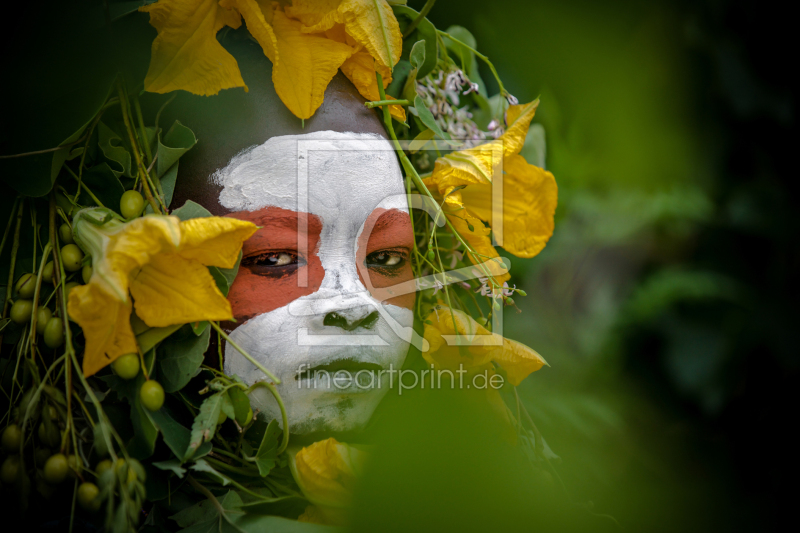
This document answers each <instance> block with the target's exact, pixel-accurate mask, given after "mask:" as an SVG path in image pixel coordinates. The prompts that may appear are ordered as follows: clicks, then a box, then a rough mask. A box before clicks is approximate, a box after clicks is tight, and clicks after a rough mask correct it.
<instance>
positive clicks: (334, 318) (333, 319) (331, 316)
mask: <svg viewBox="0 0 800 533" xmlns="http://www.w3.org/2000/svg"><path fill="white" fill-rule="evenodd" d="M322 324H323V325H324V326H334V327H337V328H342V329H344V330H348V331H349V324H348V323H347V319H346V318H345V317H343V316H342V315H340V314H339V313H328V314H327V315H325V318H324V319H323V320H322Z"/></svg>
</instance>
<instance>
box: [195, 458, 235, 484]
mask: <svg viewBox="0 0 800 533" xmlns="http://www.w3.org/2000/svg"><path fill="white" fill-rule="evenodd" d="M189 468H190V469H192V470H194V471H195V472H205V473H206V474H211V476H212V477H214V478H215V479H217V480H218V481H219V482H220V483H222V485H228V484H229V483H230V482H231V480H230V479H228V478H227V477H226V476H223V475H222V474H220V473H219V472H217V470H216V469H215V468H214V467H213V466H211V465H210V464H208V463H207V462H206V461H205V459H200V460H198V461H195V462H194V464H193V465H192V466H190V467H189Z"/></svg>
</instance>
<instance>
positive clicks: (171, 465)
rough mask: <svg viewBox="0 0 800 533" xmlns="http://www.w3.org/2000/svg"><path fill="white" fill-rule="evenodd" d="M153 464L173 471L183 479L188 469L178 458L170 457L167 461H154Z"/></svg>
mask: <svg viewBox="0 0 800 533" xmlns="http://www.w3.org/2000/svg"><path fill="white" fill-rule="evenodd" d="M153 466H155V467H156V468H159V469H161V470H167V471H172V472H174V473H175V475H177V476H178V477H179V478H181V479H183V475H184V474H185V473H186V469H185V468H183V467H182V466H181V462H180V461H178V460H177V459H169V460H167V461H157V462H154V463H153Z"/></svg>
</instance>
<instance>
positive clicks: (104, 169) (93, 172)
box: [79, 163, 125, 210]
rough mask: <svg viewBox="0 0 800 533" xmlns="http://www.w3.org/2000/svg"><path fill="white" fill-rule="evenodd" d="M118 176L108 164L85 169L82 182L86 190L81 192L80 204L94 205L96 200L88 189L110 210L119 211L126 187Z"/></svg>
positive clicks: (83, 189)
mask: <svg viewBox="0 0 800 533" xmlns="http://www.w3.org/2000/svg"><path fill="white" fill-rule="evenodd" d="M118 175H119V174H118V173H117V172H114V169H112V168H111V167H110V166H109V164H108V163H100V164H99V165H95V166H93V167H91V168H87V169H85V170H84V171H83V176H82V180H81V181H82V183H83V184H84V185H85V186H86V188H82V190H81V196H80V200H79V201H80V203H81V204H82V205H94V200H92V198H91V196H89V194H88V193H87V192H86V189H88V190H90V191H92V193H93V194H94V195H95V196H96V197H97V199H98V200H100V201H101V202H103V205H104V206H106V207H108V208H110V209H115V210H116V209H119V202H120V200H121V199H122V195H123V194H124V193H125V187H123V186H122V183H120V181H119V179H118V178H117V176H118Z"/></svg>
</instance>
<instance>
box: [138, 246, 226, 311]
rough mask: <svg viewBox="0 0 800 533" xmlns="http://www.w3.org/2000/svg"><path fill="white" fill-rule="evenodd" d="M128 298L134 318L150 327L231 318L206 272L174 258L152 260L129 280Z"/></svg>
mask: <svg viewBox="0 0 800 533" xmlns="http://www.w3.org/2000/svg"><path fill="white" fill-rule="evenodd" d="M131 294H132V295H133V300H134V304H135V306H136V314H137V315H138V316H139V318H141V319H142V320H143V321H144V323H145V324H147V325H148V326H150V327H164V326H171V325H173V324H185V323H188V322H200V321H203V320H230V319H231V318H233V314H232V313H231V305H230V303H229V302H228V300H227V299H226V298H225V297H224V296H223V295H222V293H221V292H220V291H219V289H218V288H217V284H216V283H215V282H214V278H213V277H211V274H210V273H209V272H208V269H207V268H206V267H204V266H203V265H202V264H200V263H199V262H198V261H193V260H190V259H184V258H183V257H181V256H179V255H178V254H161V255H157V256H155V257H153V258H152V259H151V260H150V262H149V263H148V264H146V265H144V266H143V267H142V269H141V271H140V272H139V273H138V274H137V275H135V276H134V277H132V278H131Z"/></svg>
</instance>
